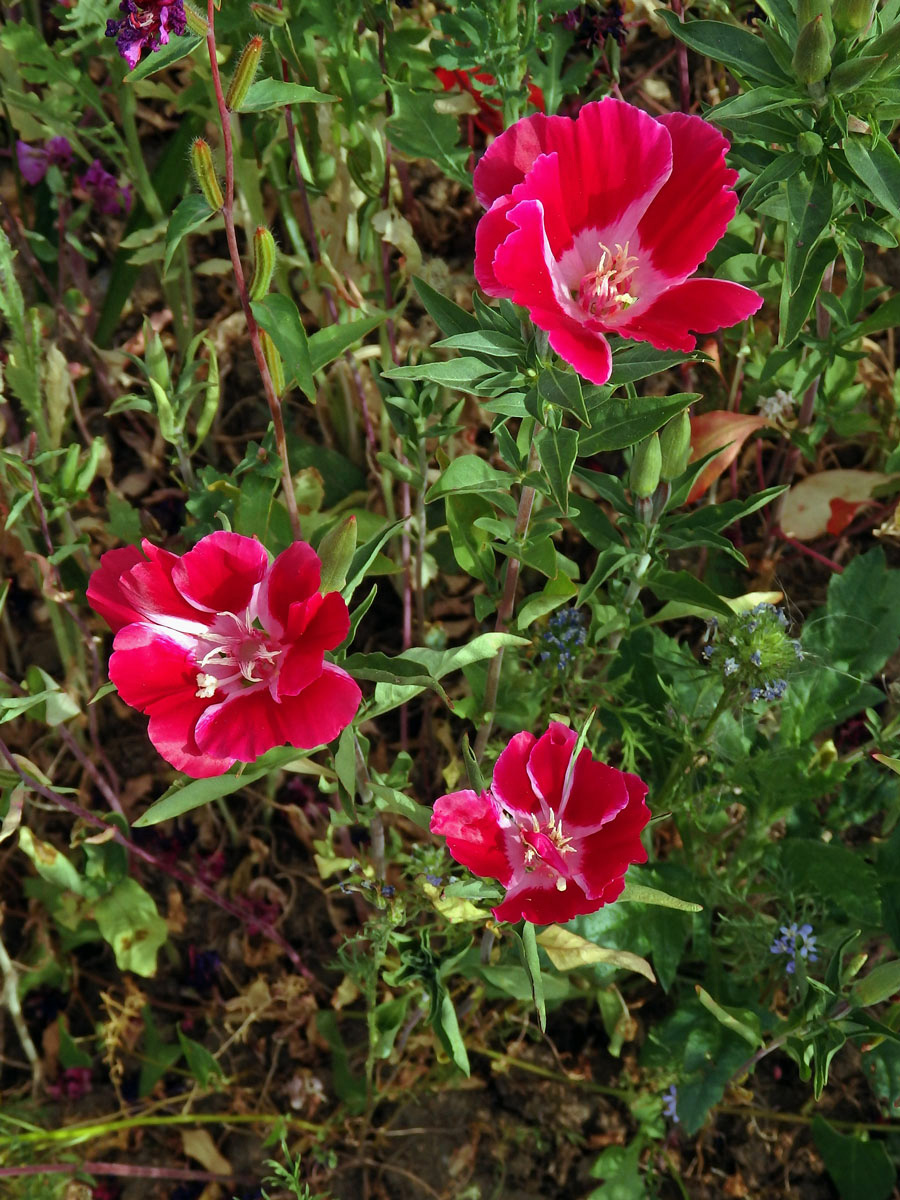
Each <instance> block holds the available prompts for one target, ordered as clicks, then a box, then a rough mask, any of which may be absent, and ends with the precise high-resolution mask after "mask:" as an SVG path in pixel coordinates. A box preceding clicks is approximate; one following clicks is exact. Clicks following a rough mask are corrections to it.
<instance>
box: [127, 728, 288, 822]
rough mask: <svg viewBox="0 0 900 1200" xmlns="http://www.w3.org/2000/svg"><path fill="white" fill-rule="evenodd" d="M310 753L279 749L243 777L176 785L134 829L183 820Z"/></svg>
mask: <svg viewBox="0 0 900 1200" xmlns="http://www.w3.org/2000/svg"><path fill="white" fill-rule="evenodd" d="M307 753H308V752H307V751H305V750H297V749H295V748H293V747H279V750H278V753H277V754H274V752H273V751H270V752H269V754H267V755H266V756H265V760H264V761H265V763H266V765H265V766H259V767H249V768H247V769H245V770H244V772H243V774H242V775H215V776H213V777H212V778H211V779H194V780H192V781H191V782H190V783H187V784H185V785H184V786H183V787H179V786H178V785H176V786H175V788H174V789H172V788H170V789H169V791H168V792H166V794H165V795H164V796H160V798H159V799H158V800H157V801H156V803H155V804H151V805H150V807H149V808H148V809H147V811H146V812H145V813H142V814H141V815H140V816H139V817H138V819H137V820H136V821H135V822H134V827H135V828H136V829H142V828H144V827H146V826H148V825H158V824H159V823H160V821H171V820H172V818H173V817H180V816H181V815H182V814H183V813H186V812H190V811H191V809H194V808H201V807H202V806H203V805H204V804H209V803H210V802H211V801H213V800H218V799H219V798H220V797H222V796H230V795H231V793H232V792H239V791H240V790H241V788H243V787H246V786H247V785H248V784H250V783H255V782H256V780H257V779H262V777H263V776H264V775H267V774H268V773H269V772H270V771H272V770H274V769H276V767H277V766H281V765H282V764H283V763H284V762H291V761H293V760H294V759H296V758H302V757H305V755H306V754H307ZM273 757H274V762H273Z"/></svg>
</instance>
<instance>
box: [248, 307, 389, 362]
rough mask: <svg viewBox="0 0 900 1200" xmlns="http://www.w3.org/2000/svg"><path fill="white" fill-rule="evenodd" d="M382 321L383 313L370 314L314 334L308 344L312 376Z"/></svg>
mask: <svg viewBox="0 0 900 1200" xmlns="http://www.w3.org/2000/svg"><path fill="white" fill-rule="evenodd" d="M384 319H385V314H384V313H383V312H376V313H370V314H369V316H367V317H361V318H360V320H358V321H345V322H344V323H343V324H341V325H326V326H325V328H324V329H320V330H319V331H318V332H317V333H314V334H313V335H312V337H311V338H310V339H309V342H308V346H309V362H310V368H311V369H312V371H313V374H315V372H316V371H321V370H322V368H323V367H327V366H328V364H329V363H332V362H334V360H335V359H336V358H340V356H341V355H342V354H343V353H344V351H345V350H349V349H350V347H351V346H352V345H353V344H354V343H355V342H358V341H359V340H360V338H364V337H365V336H366V334H367V333H371V332H372V330H373V329H377V328H378V326H379V325H380V324H381V323H382V321H383V320H384ZM267 332H268V330H267ZM276 345H277V343H276Z"/></svg>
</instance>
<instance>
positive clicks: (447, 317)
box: [413, 277, 479, 337]
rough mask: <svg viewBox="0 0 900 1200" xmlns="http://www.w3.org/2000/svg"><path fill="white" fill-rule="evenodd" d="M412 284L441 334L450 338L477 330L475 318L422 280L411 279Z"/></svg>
mask: <svg viewBox="0 0 900 1200" xmlns="http://www.w3.org/2000/svg"><path fill="white" fill-rule="evenodd" d="M413 284H414V286H415V289H416V291H417V292H418V294H419V299H420V300H421V301H422V304H423V305H424V306H425V311H426V312H427V313H428V315H429V317H431V319H432V321H434V323H435V325H437V327H438V329H440V330H441V331H442V332H443V333H445V334H447V335H448V336H450V337H452V336H453V335H455V334H458V333H473V332H474V331H475V330H477V329H478V328H479V325H478V320H477V318H476V317H473V316H472V314H471V313H469V312H466V310H465V309H464V308H460V306H459V305H458V304H454V303H453V301H452V300H448V299H447V297H446V296H442V295H441V293H440V292H437V291H435V289H434V288H433V287H432V286H431V284H429V283H426V282H425V280H424V279H419V278H418V277H417V278H415V279H413Z"/></svg>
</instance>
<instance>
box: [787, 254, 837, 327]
mask: <svg viewBox="0 0 900 1200" xmlns="http://www.w3.org/2000/svg"><path fill="white" fill-rule="evenodd" d="M837 253H838V247H837V243H836V242H835V240H834V238H826V239H825V240H824V241H822V242H819V244H818V245H817V246H816V248H815V250H813V252H812V254H811V255H810V256H809V258H808V259H807V260H806V262H805V264H804V268H803V275H802V276H801V278H800V279H799V280H798V279H796V278H795V279H793V280H792V283H791V288H790V290H788V289H787V286H786V284H785V286H783V287H782V292H781V299H782V307H781V311H780V319H781V327H780V329H779V337H780V339H781V344H782V346H789V345H791V344H792V343H793V342H794V340H795V339H796V338H797V337H798V336H799V334H800V331H801V330H802V328H803V326H804V324H805V322H806V320H807V318H808V317H809V314H810V313H811V312H812V307H813V305H814V304H815V302H816V297H817V296H818V294H819V290H820V288H821V285H822V276H823V275H824V274H825V268H826V267H827V266H828V265H829V264H830V263H832V262H834V260H835V258H836V257H837ZM786 279H787V276H785V280H786Z"/></svg>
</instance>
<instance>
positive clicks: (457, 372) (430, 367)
mask: <svg viewBox="0 0 900 1200" xmlns="http://www.w3.org/2000/svg"><path fill="white" fill-rule="evenodd" d="M493 371H494V368H493V367H491V366H489V365H488V364H487V363H484V362H482V361H481V359H480V358H450V359H445V360H444V361H443V362H427V363H418V364H416V365H415V366H407V367H391V368H390V370H388V371H385V372H384V376H385V378H386V379H424V380H425V381H426V382H427V383H440V384H442V385H443V386H444V387H450V388H459V389H461V390H463V391H465V389H466V388H468V387H469V385H470V384H473V383H477V382H478V381H479V380H480V379H484V378H485V376H486V375H490V374H491V373H492V372H493Z"/></svg>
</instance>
